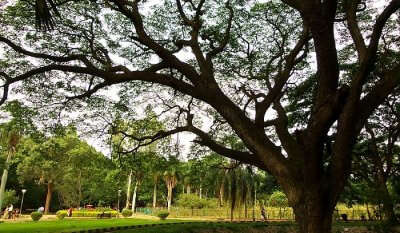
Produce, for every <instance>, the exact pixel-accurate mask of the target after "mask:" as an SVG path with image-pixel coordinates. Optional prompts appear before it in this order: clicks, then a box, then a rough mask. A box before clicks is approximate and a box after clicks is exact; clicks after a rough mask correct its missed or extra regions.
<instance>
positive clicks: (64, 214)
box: [56, 210, 67, 220]
mask: <svg viewBox="0 0 400 233" xmlns="http://www.w3.org/2000/svg"><path fill="white" fill-rule="evenodd" d="M56 215H57V218H58V219H59V220H63V219H64V218H65V217H67V213H65V211H62V210H59V211H57V213H56Z"/></svg>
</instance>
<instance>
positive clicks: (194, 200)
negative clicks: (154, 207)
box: [177, 194, 217, 209]
mask: <svg viewBox="0 0 400 233" xmlns="http://www.w3.org/2000/svg"><path fill="white" fill-rule="evenodd" d="M177 204H178V206H180V207H184V208H191V209H202V208H215V207H216V206H217V200H216V199H207V198H200V197H199V196H198V195H196V194H181V195H179V197H178V201H177Z"/></svg>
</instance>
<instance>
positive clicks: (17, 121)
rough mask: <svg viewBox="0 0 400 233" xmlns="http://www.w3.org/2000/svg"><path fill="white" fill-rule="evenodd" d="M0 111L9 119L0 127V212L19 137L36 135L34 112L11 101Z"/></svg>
mask: <svg viewBox="0 0 400 233" xmlns="http://www.w3.org/2000/svg"><path fill="white" fill-rule="evenodd" d="M1 110H3V111H5V112H7V113H8V114H9V115H10V116H9V117H10V118H11V119H9V121H8V122H6V123H2V124H1V125H0V153H1V154H4V155H5V158H6V159H5V163H4V168H3V169H2V170H3V174H2V177H1V184H0V210H1V209H2V204H3V199H4V194H5V188H6V184H7V178H8V170H9V168H10V164H11V159H12V157H13V156H14V155H15V153H16V151H17V146H18V144H19V142H20V141H21V137H22V136H28V135H30V134H33V133H36V128H35V126H34V125H33V122H32V117H33V116H34V115H35V112H34V111H32V110H31V109H29V108H27V107H26V106H24V105H22V104H21V103H20V102H18V101H11V102H9V103H7V104H6V105H5V106H3V107H2V109H1Z"/></svg>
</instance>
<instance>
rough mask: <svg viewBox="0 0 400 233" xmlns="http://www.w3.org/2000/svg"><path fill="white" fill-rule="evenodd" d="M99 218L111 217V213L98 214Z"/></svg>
mask: <svg viewBox="0 0 400 233" xmlns="http://www.w3.org/2000/svg"><path fill="white" fill-rule="evenodd" d="M97 218H98V219H102V218H111V213H104V212H103V213H101V214H98V215H97Z"/></svg>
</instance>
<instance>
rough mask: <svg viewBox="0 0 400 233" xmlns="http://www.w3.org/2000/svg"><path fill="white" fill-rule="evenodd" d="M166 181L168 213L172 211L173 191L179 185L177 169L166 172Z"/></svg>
mask: <svg viewBox="0 0 400 233" xmlns="http://www.w3.org/2000/svg"><path fill="white" fill-rule="evenodd" d="M164 180H165V184H166V185H167V189H168V196H167V201H168V212H169V211H170V210H171V202H172V191H173V189H174V188H175V186H176V185H177V184H178V174H177V172H176V170H175V169H172V170H170V171H165V172H164Z"/></svg>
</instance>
